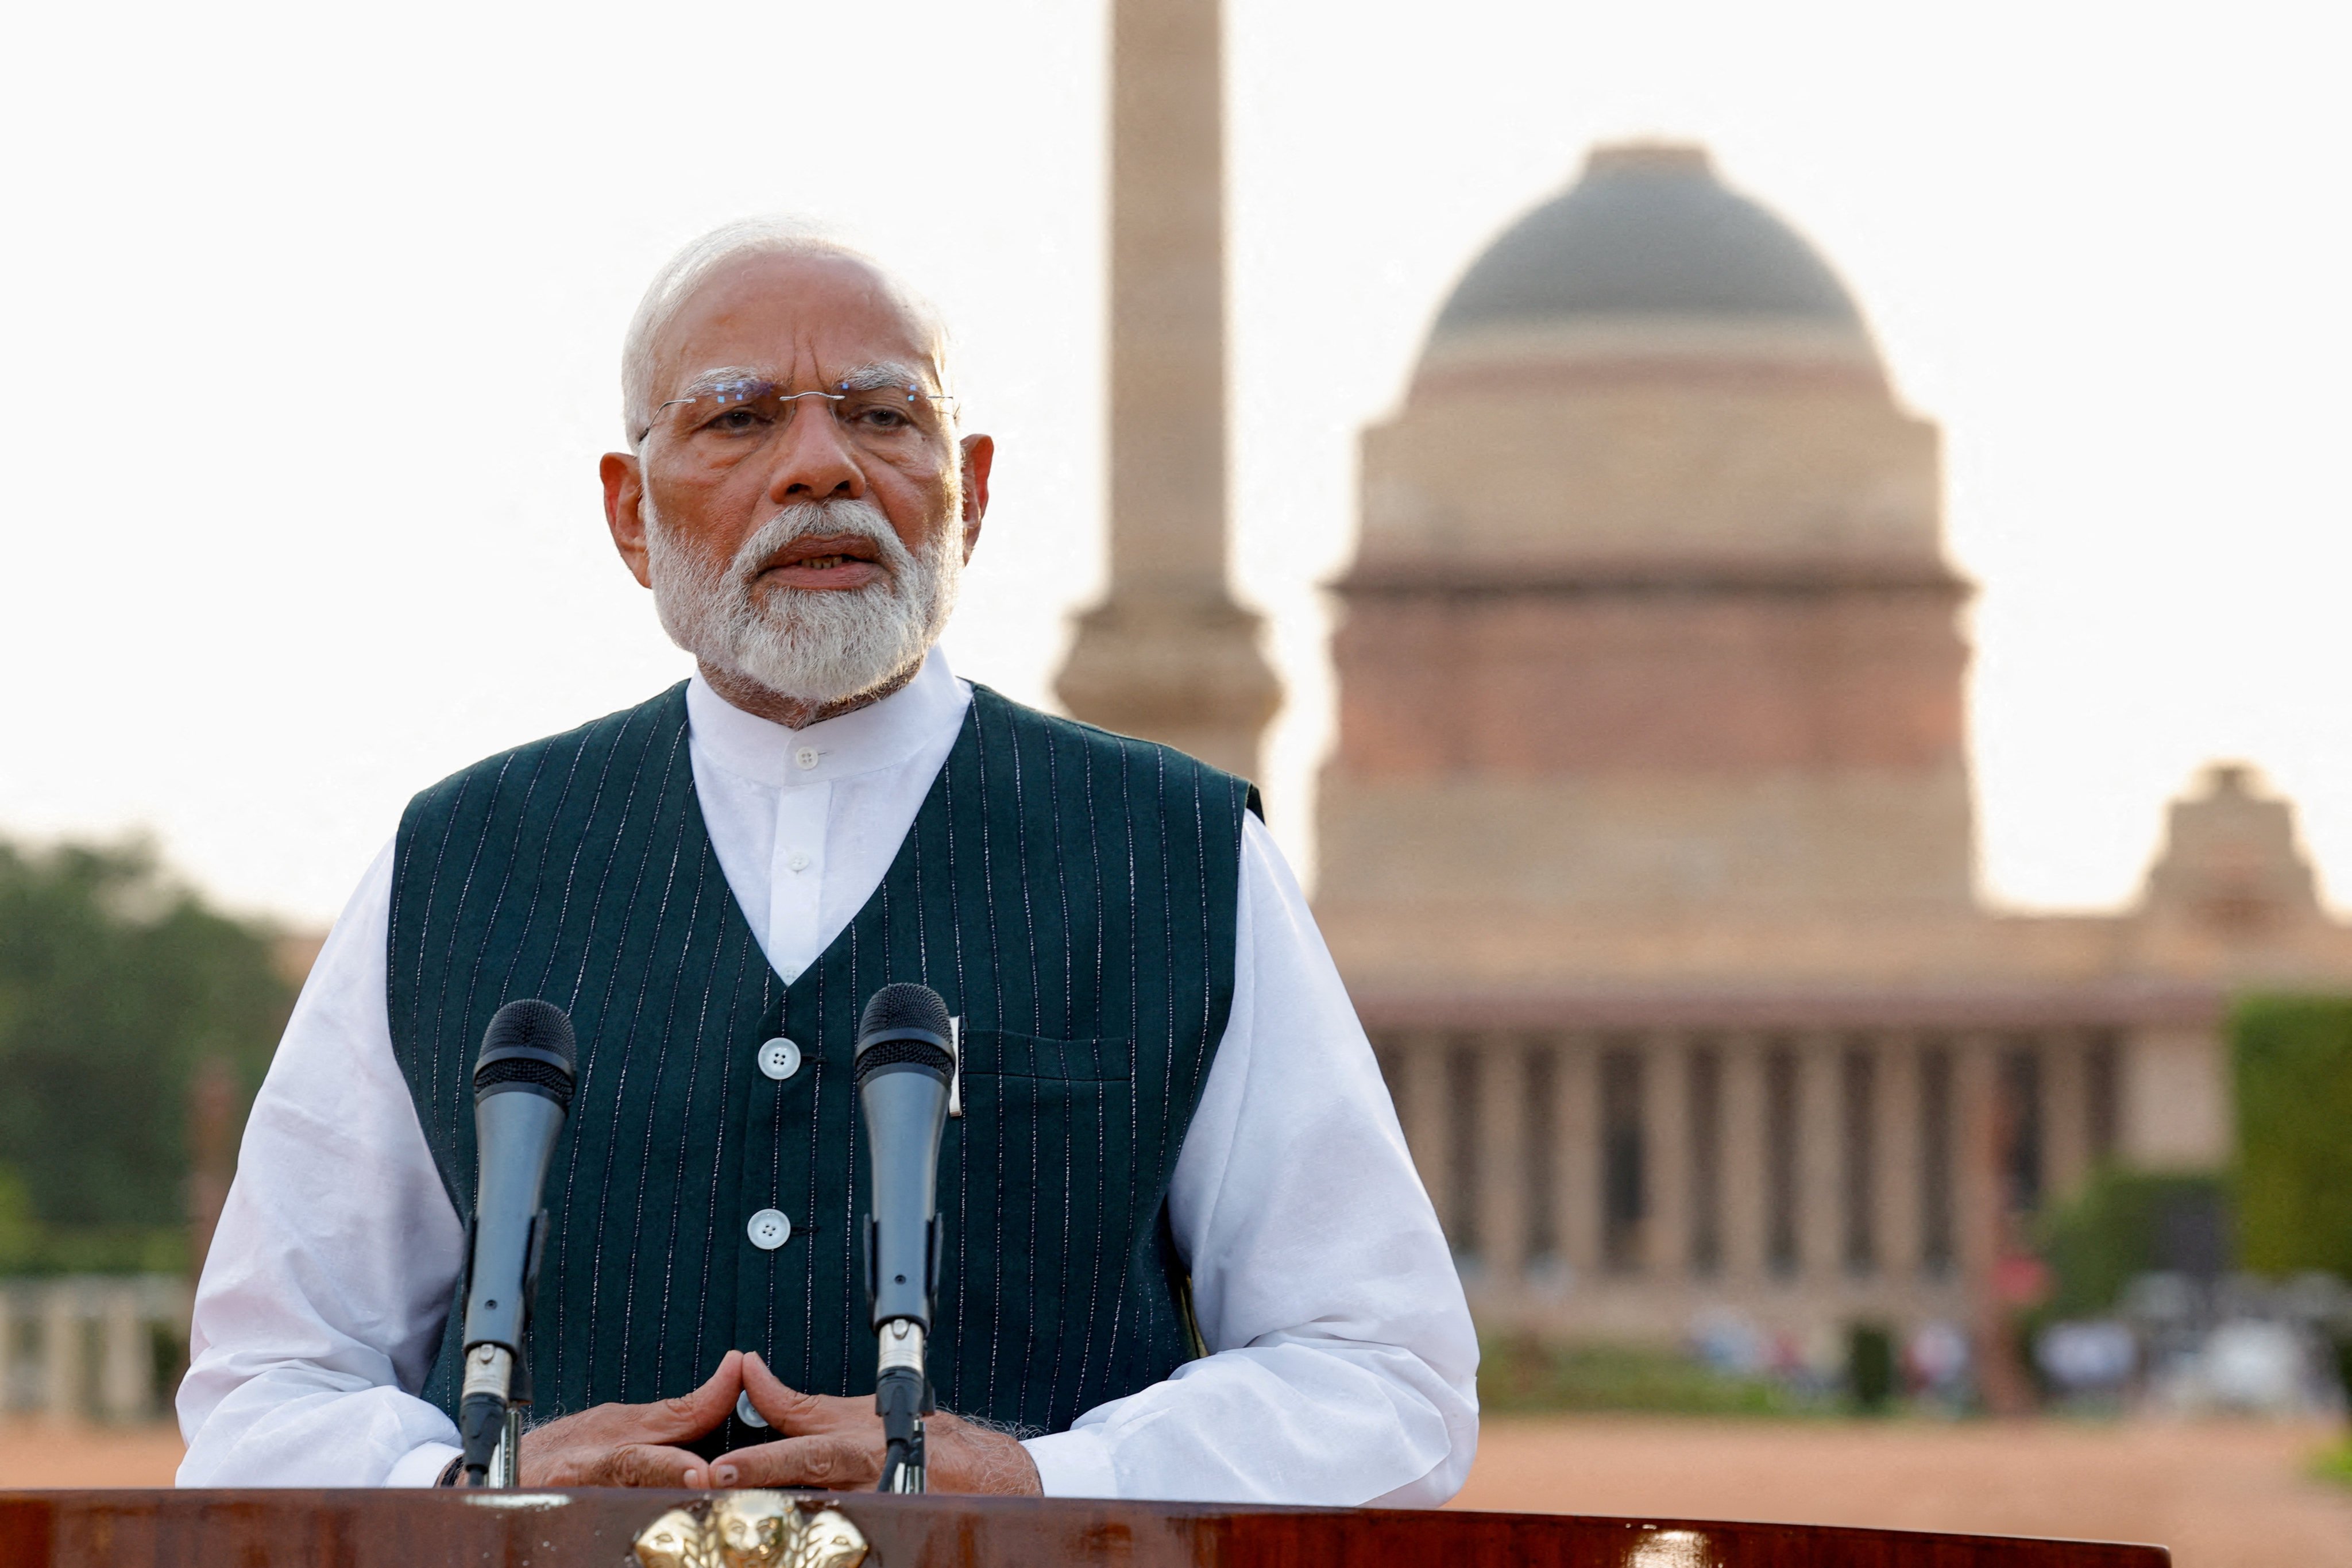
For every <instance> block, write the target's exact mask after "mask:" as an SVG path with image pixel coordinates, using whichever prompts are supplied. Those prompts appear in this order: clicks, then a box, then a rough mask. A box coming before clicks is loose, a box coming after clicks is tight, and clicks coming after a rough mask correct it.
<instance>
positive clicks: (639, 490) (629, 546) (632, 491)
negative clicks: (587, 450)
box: [596, 452, 654, 588]
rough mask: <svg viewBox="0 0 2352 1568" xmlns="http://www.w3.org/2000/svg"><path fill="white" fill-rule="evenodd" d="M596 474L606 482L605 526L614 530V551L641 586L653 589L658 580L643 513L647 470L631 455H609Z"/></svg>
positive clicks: (605, 457)
mask: <svg viewBox="0 0 2352 1568" xmlns="http://www.w3.org/2000/svg"><path fill="white" fill-rule="evenodd" d="M596 472H597V474H598V476H599V477H600V478H602V479H604V526H605V527H607V528H609V529H611V530H612V531H613V548H614V549H615V550H617V551H619V552H621V559H622V561H623V562H625V563H627V565H628V568H629V575H630V576H632V577H635V579H636V580H637V586H638V587H640V588H650V587H652V586H653V585H654V578H653V571H652V569H651V568H650V567H649V566H648V565H647V564H646V520H645V513H644V511H643V510H642V508H643V505H644V502H645V497H646V476H645V471H644V470H643V469H642V468H639V467H638V466H637V459H636V458H635V457H633V456H632V455H630V454H629V453H627V452H607V453H605V454H604V461H603V462H601V463H599V464H598V465H597V466H596Z"/></svg>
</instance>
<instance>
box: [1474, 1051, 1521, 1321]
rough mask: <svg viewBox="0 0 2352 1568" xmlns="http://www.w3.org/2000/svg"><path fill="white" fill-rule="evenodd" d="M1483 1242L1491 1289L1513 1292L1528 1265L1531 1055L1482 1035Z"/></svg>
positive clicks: (1480, 1189)
mask: <svg viewBox="0 0 2352 1568" xmlns="http://www.w3.org/2000/svg"><path fill="white" fill-rule="evenodd" d="M1478 1051H1479V1057H1480V1058H1481V1059H1480V1062H1479V1073H1478V1167H1479V1169H1478V1178H1479V1179H1478V1238H1479V1255H1480V1257H1481V1258H1482V1259H1483V1260H1484V1261H1485V1263H1486V1284H1487V1287H1488V1288H1489V1289H1501V1290H1514V1289H1517V1287H1518V1285H1519V1283H1520V1280H1521V1278H1522V1276H1523V1275H1524V1272H1525V1268H1526V1263H1527V1240H1528V1207H1527V1191H1528V1155H1527V1130H1528V1114H1527V1091H1528V1063H1527V1053H1526V1050H1525V1048H1524V1046H1523V1043H1522V1041H1521V1039H1520V1037H1518V1036H1516V1035H1506V1034H1490V1035H1485V1036H1482V1037H1480V1038H1479V1041H1478Z"/></svg>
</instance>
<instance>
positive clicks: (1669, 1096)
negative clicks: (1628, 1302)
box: [1642, 1037, 1691, 1284]
mask: <svg viewBox="0 0 2352 1568" xmlns="http://www.w3.org/2000/svg"><path fill="white" fill-rule="evenodd" d="M1644 1044H1645V1046H1646V1047H1647V1048H1646V1049H1645V1050H1644V1052H1643V1055H1645V1056H1646V1057H1648V1058H1649V1064H1650V1065H1649V1081H1648V1082H1647V1083H1646V1084H1644V1085H1643V1097H1642V1098H1643V1104H1642V1121H1643V1127H1642V1141H1643V1143H1645V1144H1646V1145H1648V1147H1646V1148H1645V1149H1644V1150H1643V1158H1644V1160H1645V1162H1646V1163H1647V1164H1648V1166H1649V1169H1648V1171H1647V1172H1646V1173H1645V1176H1646V1179H1647V1182H1648V1184H1649V1193H1648V1197H1649V1200H1650V1205H1649V1207H1650V1216H1649V1219H1648V1221H1647V1223H1646V1224H1645V1225H1644V1226H1643V1231H1644V1233H1645V1234H1644V1235H1643V1247H1644V1248H1645V1255H1644V1257H1643V1267H1644V1268H1645V1270H1646V1271H1647V1273H1648V1274H1649V1276H1650V1278H1651V1279H1655V1280H1658V1281H1660V1282H1661V1283H1666V1282H1671V1283H1674V1284H1680V1283H1681V1282H1683V1281H1684V1280H1685V1279H1689V1278H1690V1271H1691V1268H1690V1249H1691V1242H1690V1235H1691V1203H1690V1184H1691V1182H1690V1177H1691V1152H1690V1043H1689V1042H1688V1041H1687V1040H1685V1039H1681V1038H1675V1037H1667V1038H1664V1039H1660V1038H1657V1037H1653V1038H1651V1039H1649V1040H1648V1041H1645V1042H1644Z"/></svg>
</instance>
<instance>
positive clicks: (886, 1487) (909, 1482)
mask: <svg viewBox="0 0 2352 1568" xmlns="http://www.w3.org/2000/svg"><path fill="white" fill-rule="evenodd" d="M877 1338H878V1339H879V1341H880V1351H881V1369H880V1373H881V1374H880V1376H879V1377H878V1378H877V1379H876V1381H875V1385H874V1409H875V1412H876V1414H877V1415H880V1416H881V1417H882V1445H883V1447H882V1480H881V1484H880V1485H878V1486H877V1487H876V1488H875V1490H877V1491H884V1492H919V1491H921V1490H923V1489H924V1481H925V1475H924V1464H923V1417H924V1416H926V1415H930V1414H931V1413H932V1411H933V1410H934V1409H935V1408H936V1407H935V1406H934V1405H932V1403H931V1380H930V1376H929V1373H926V1372H925V1371H924V1368H923V1329H922V1325H921V1324H919V1323H918V1322H916V1321H914V1320H913V1319H911V1318H893V1319H891V1320H890V1321H888V1322H887V1323H885V1324H883V1325H882V1329H881V1332H880V1333H879V1335H877Z"/></svg>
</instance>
